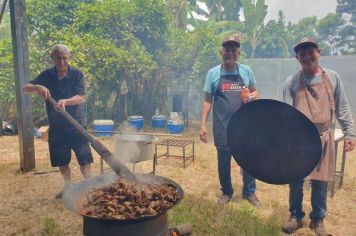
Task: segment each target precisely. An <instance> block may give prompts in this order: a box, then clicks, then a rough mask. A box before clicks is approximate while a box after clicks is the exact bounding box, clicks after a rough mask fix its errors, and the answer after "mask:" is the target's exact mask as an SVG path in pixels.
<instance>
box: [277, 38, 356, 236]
mask: <svg viewBox="0 0 356 236" xmlns="http://www.w3.org/2000/svg"><path fill="white" fill-rule="evenodd" d="M294 51H295V53H296V58H297V60H298V62H299V63H300V65H301V70H300V71H299V72H298V73H296V74H295V75H294V76H292V77H289V78H288V79H287V80H286V81H285V84H284V88H283V99H284V101H285V102H286V103H289V104H291V105H293V106H294V107H295V108H296V109H298V110H299V111H301V112H302V113H303V114H304V115H305V116H306V117H308V118H309V119H310V120H311V121H312V122H313V123H314V124H315V126H316V127H317V129H318V131H319V134H320V139H321V142H322V157H321V159H320V162H319V163H318V165H317V166H316V168H315V169H314V170H313V172H312V173H311V174H310V175H309V176H308V177H307V178H306V179H309V180H311V187H312V192H311V204H312V212H311V213H310V215H309V217H310V219H311V221H310V225H309V227H310V228H311V229H312V230H313V231H314V232H315V233H316V235H318V236H326V235H330V234H329V233H328V232H327V230H326V229H325V226H324V223H323V219H324V218H325V216H326V211H327V207H326V205H327V185H328V181H329V180H333V178H334V174H335V150H334V148H335V145H334V144H335V143H334V127H335V118H336V119H337V120H338V122H339V123H340V125H341V128H342V131H343V134H344V136H345V139H344V149H345V151H352V150H353V149H354V147H355V140H356V138H355V134H354V131H353V118H352V113H351V109H350V106H349V104H348V101H347V98H346V94H345V91H344V88H343V85H342V81H341V79H340V76H339V75H338V74H337V73H336V72H335V71H333V70H330V69H327V68H323V67H321V66H320V65H319V58H320V49H319V47H318V44H317V42H316V41H315V40H314V39H313V38H303V39H302V40H301V41H300V42H299V43H297V44H296V45H295V47H294ZM303 183H304V180H303V179H301V180H299V181H296V182H294V183H291V184H290V185H289V188H290V192H289V206H290V208H289V211H290V218H289V220H288V221H287V222H286V223H285V224H284V225H283V226H282V230H283V231H284V232H286V233H293V232H295V231H296V230H297V229H298V228H301V227H302V226H303V225H302V218H303V217H304V215H305V213H304V211H303V208H302V202H303Z"/></svg>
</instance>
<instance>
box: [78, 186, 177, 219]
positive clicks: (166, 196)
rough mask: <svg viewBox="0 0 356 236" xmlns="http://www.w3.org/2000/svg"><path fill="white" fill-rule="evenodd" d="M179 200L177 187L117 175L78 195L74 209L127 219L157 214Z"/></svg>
mask: <svg viewBox="0 0 356 236" xmlns="http://www.w3.org/2000/svg"><path fill="white" fill-rule="evenodd" d="M178 200H179V196H178V191H177V189H176V187H175V186H173V185H169V184H163V185H162V184H146V185H139V184H137V183H132V182H128V181H126V180H124V179H118V180H116V181H115V182H114V183H112V184H110V185H105V186H101V187H96V188H93V189H92V190H90V191H88V192H86V193H85V194H83V195H81V196H80V197H79V199H78V201H77V210H78V212H79V213H80V214H82V215H86V216H89V217H94V218H100V219H109V220H127V219H136V218H140V217H144V216H155V215H158V214H160V213H162V212H164V211H166V210H168V209H169V208H171V207H172V206H174V205H175V203H176V202H177V201H178Z"/></svg>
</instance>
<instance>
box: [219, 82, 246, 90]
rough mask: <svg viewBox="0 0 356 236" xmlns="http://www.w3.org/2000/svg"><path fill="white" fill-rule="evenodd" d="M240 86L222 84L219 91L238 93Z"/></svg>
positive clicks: (236, 84)
mask: <svg viewBox="0 0 356 236" xmlns="http://www.w3.org/2000/svg"><path fill="white" fill-rule="evenodd" d="M241 88H242V86H241V85H240V84H238V83H222V84H221V91H222V92H228V91H240V90H241Z"/></svg>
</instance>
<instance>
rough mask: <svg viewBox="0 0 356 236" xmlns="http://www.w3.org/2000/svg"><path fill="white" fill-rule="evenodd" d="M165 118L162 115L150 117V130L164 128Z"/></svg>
mask: <svg viewBox="0 0 356 236" xmlns="http://www.w3.org/2000/svg"><path fill="white" fill-rule="evenodd" d="M166 122H167V118H166V116H164V115H157V116H152V128H164V127H166Z"/></svg>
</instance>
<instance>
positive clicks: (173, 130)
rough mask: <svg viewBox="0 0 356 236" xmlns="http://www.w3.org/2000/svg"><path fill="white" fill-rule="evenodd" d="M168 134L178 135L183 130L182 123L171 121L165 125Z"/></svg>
mask: <svg viewBox="0 0 356 236" xmlns="http://www.w3.org/2000/svg"><path fill="white" fill-rule="evenodd" d="M167 128H168V132H169V133H170V134H178V133H181V132H182V131H183V129H184V124H183V123H174V122H172V121H168V123H167Z"/></svg>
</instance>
